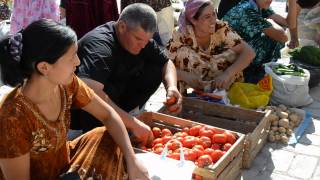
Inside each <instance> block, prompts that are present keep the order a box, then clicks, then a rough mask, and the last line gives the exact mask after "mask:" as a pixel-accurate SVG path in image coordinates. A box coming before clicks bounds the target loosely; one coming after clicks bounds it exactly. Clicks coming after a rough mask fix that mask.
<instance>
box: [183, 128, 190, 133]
mask: <svg viewBox="0 0 320 180" xmlns="http://www.w3.org/2000/svg"><path fill="white" fill-rule="evenodd" d="M189 130H190V129H189V128H188V127H184V128H183V129H182V130H181V131H182V132H185V133H187V134H189Z"/></svg>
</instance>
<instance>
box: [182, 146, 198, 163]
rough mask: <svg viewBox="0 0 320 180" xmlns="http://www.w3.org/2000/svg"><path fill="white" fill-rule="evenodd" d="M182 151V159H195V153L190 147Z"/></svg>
mask: <svg viewBox="0 0 320 180" xmlns="http://www.w3.org/2000/svg"><path fill="white" fill-rule="evenodd" d="M183 153H184V159H186V160H189V161H193V162H194V161H195V160H196V159H197V154H196V152H194V150H192V149H185V150H184V151H183Z"/></svg>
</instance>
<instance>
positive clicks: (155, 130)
mask: <svg viewBox="0 0 320 180" xmlns="http://www.w3.org/2000/svg"><path fill="white" fill-rule="evenodd" d="M152 133H153V136H154V137H155V138H159V137H161V129H160V128H158V127H153V128H152Z"/></svg>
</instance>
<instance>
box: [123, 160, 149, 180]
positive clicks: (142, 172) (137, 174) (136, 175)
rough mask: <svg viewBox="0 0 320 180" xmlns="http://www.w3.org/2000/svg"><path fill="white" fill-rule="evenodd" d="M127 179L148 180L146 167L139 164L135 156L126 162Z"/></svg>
mask: <svg viewBox="0 0 320 180" xmlns="http://www.w3.org/2000/svg"><path fill="white" fill-rule="evenodd" d="M127 168H128V174H129V180H136V179H139V180H150V177H149V173H148V171H147V168H146V167H145V166H144V165H143V164H141V163H140V162H139V161H138V160H137V159H136V158H135V157H134V158H133V159H132V160H131V161H128V162H127Z"/></svg>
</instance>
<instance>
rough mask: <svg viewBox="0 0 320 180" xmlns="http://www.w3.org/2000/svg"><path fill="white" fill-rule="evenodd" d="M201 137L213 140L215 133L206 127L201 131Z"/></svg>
mask: <svg viewBox="0 0 320 180" xmlns="http://www.w3.org/2000/svg"><path fill="white" fill-rule="evenodd" d="M199 136H206V137H209V138H211V137H212V136H213V132H212V131H211V130H210V128H209V127H208V126H204V127H203V128H201V129H200V130H199Z"/></svg>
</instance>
